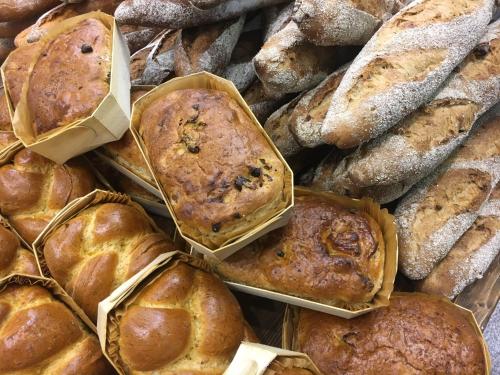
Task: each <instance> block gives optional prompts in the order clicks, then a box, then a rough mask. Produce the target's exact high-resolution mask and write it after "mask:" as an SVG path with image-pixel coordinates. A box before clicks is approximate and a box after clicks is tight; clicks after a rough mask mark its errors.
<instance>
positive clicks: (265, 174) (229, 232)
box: [139, 89, 289, 249]
mask: <svg viewBox="0 0 500 375" xmlns="http://www.w3.org/2000/svg"><path fill="white" fill-rule="evenodd" d="M139 132H140V135H141V136H142V138H143V141H144V144H145V147H146V150H147V153H148V155H149V159H150V163H151V166H152V168H153V171H154V173H155V175H156V177H157V180H158V183H159V184H161V185H162V187H163V189H164V191H165V193H166V194H167V196H168V199H169V201H170V204H171V207H172V209H173V211H174V213H175V215H176V217H177V223H178V225H179V226H180V228H181V231H182V232H183V233H184V234H185V235H187V236H189V237H190V238H192V239H194V240H196V241H198V242H200V243H202V244H203V245H205V246H207V247H209V248H212V249H214V248H217V247H220V246H221V245H222V244H223V243H225V242H227V241H228V240H231V239H234V238H236V237H238V236H240V235H242V234H244V233H245V232H248V231H249V230H251V229H253V228H255V227H256V226H258V225H259V224H263V223H265V222H266V221H267V220H268V219H270V218H271V217H273V216H274V215H276V214H277V213H278V212H279V211H280V210H282V209H283V208H285V207H286V205H287V204H288V202H287V200H288V198H287V196H286V193H285V191H286V190H287V189H288V188H289V186H288V184H289V181H287V179H286V174H285V173H286V172H285V166H284V165H283V163H282V161H281V160H280V159H279V158H278V156H277V155H276V153H275V152H274V150H273V149H272V148H271V146H270V145H269V143H268V141H267V140H266V139H265V138H264V135H263V134H262V133H261V131H260V130H259V128H258V127H257V126H255V124H254V123H253V122H252V120H251V119H250V117H248V115H247V114H246V113H245V112H244V110H243V109H242V108H241V107H240V106H239V104H238V103H237V102H236V101H235V100H234V99H232V98H231V97H230V96H229V95H228V94H227V93H225V92H222V91H216V90H208V89H186V90H178V91H174V92H171V93H169V94H167V95H164V96H160V97H158V98H157V99H156V100H155V101H153V102H152V103H150V104H149V105H148V106H147V107H146V108H145V109H144V112H143V113H142V116H141V119H140V128H139Z"/></svg>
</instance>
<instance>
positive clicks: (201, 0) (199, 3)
mask: <svg viewBox="0 0 500 375" xmlns="http://www.w3.org/2000/svg"><path fill="white" fill-rule="evenodd" d="M189 1H190V2H191V4H193V5H194V6H195V7H197V8H200V9H209V8H213V7H214V6H217V5H219V4H222V3H223V2H224V1H227V0H189Z"/></svg>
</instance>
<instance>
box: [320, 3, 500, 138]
mask: <svg viewBox="0 0 500 375" xmlns="http://www.w3.org/2000/svg"><path fill="white" fill-rule="evenodd" d="M492 11H493V0H459V1H452V0H416V1H415V2H413V3H412V4H410V5H409V6H407V7H406V8H404V10H402V11H401V12H399V13H398V14H397V15H396V16H394V17H393V18H391V19H390V20H389V21H388V22H386V23H385V24H384V25H383V26H382V27H381V28H380V29H379V31H377V33H376V34H375V35H374V37H373V38H372V39H371V40H370V41H369V42H368V44H366V46H365V47H364V48H363V50H362V51H361V53H360V54H359V55H358V56H357V58H356V59H355V60H354V62H353V63H352V64H351V66H350V67H349V69H348V71H347V73H346V75H345V77H344V79H343V80H342V83H341V84H340V86H339V88H338V89H337V91H336V92H335V95H334V96H333V99H332V104H331V108H330V110H329V111H328V114H327V116H326V119H325V122H324V123H323V127H322V129H321V133H322V137H323V140H324V141H325V142H326V143H330V144H334V145H336V146H337V147H339V148H351V147H355V146H358V145H360V144H361V143H364V142H366V141H368V140H370V139H372V138H375V137H377V136H378V135H380V134H382V133H383V132H385V131H386V130H387V129H389V128H391V127H392V126H394V125H395V124H396V123H397V122H399V121H400V120H402V119H403V118H404V117H405V116H406V115H408V114H410V113H411V112H413V111H414V110H416V109H417V108H418V107H420V106H421V105H422V104H424V103H425V102H426V101H427V100H428V99H430V98H431V97H432V95H433V94H434V92H435V91H436V90H437V89H438V88H439V86H440V85H441V84H442V83H443V82H444V80H445V79H446V78H447V77H448V75H449V74H450V73H451V72H452V70H453V69H454V68H455V66H457V65H458V64H459V63H460V61H462V60H463V59H464V58H465V56H466V55H467V54H468V53H469V52H470V51H471V50H472V49H473V48H474V46H475V45H476V44H477V43H478V42H479V40H480V38H481V37H482V36H483V34H484V33H485V31H486V27H487V25H488V22H489V21H490V19H491V16H492Z"/></svg>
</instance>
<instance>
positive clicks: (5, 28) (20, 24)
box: [0, 18, 36, 38]
mask: <svg viewBox="0 0 500 375" xmlns="http://www.w3.org/2000/svg"><path fill="white" fill-rule="evenodd" d="M35 21H36V18H35V19H31V18H28V19H26V20H23V21H7V22H0V38H15V36H16V35H17V34H19V33H20V32H21V31H23V30H24V29H25V28H27V27H28V26H30V25H32V24H33V23H35Z"/></svg>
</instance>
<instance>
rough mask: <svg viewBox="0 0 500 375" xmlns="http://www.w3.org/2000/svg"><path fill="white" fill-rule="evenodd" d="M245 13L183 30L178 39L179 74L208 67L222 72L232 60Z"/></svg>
mask: <svg viewBox="0 0 500 375" xmlns="http://www.w3.org/2000/svg"><path fill="white" fill-rule="evenodd" d="M244 24H245V16H241V17H239V18H236V19H234V20H230V21H226V22H221V23H217V24H213V25H209V26H204V27H198V28H193V29H187V30H182V31H181V32H180V34H179V36H178V37H177V41H176V43H175V73H176V74H177V76H179V77H181V76H186V75H189V74H193V73H197V72H201V71H207V72H210V73H214V74H217V75H221V74H222V73H223V71H224V69H225V68H226V66H227V65H228V64H229V61H230V60H231V54H232V52H233V49H234V47H235V46H236V43H237V42H238V38H239V37H240V34H241V32H242V30H243V26H244Z"/></svg>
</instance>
